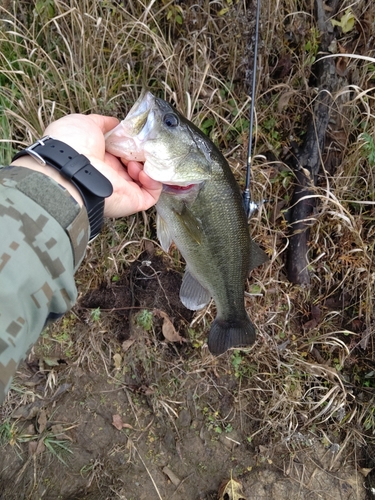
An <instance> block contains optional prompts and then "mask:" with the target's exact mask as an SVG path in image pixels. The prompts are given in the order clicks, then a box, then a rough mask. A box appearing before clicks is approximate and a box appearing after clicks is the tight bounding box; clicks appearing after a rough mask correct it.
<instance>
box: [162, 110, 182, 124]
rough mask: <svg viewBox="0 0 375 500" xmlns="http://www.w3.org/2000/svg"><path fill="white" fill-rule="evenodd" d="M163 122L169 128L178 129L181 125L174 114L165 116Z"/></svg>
mask: <svg viewBox="0 0 375 500" xmlns="http://www.w3.org/2000/svg"><path fill="white" fill-rule="evenodd" d="M163 122H164V123H165V125H166V126H167V127H177V125H179V123H180V121H179V119H178V117H177V116H176V115H174V114H173V113H167V114H166V115H164V118H163Z"/></svg>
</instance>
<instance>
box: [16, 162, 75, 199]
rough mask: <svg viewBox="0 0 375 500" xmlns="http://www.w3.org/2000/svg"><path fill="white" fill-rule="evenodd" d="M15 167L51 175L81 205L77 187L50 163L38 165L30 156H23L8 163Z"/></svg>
mask: <svg viewBox="0 0 375 500" xmlns="http://www.w3.org/2000/svg"><path fill="white" fill-rule="evenodd" d="M10 165H11V166H15V167H25V168H29V169H30V170H35V171H36V172H40V173H42V174H44V175H47V176H48V177H51V179H53V180H54V181H56V182H57V183H58V184H60V186H62V187H64V188H65V189H66V190H67V191H68V192H69V193H70V194H71V195H72V197H73V198H74V199H75V200H76V202H77V203H78V204H79V206H80V207H82V206H83V199H82V196H81V194H80V192H79V191H78V189H77V188H76V187H75V186H74V184H73V183H72V182H70V181H69V180H68V179H65V177H63V176H62V175H61V174H60V173H59V172H58V171H57V170H56V169H55V168H53V167H51V166H50V165H40V163H38V162H37V160H35V159H34V158H32V157H31V156H24V157H22V158H18V159H17V160H14V161H12V163H11V164H10Z"/></svg>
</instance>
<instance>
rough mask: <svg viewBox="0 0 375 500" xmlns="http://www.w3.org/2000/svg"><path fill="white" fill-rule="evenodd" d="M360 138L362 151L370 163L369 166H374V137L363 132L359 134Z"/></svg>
mask: <svg viewBox="0 0 375 500" xmlns="http://www.w3.org/2000/svg"><path fill="white" fill-rule="evenodd" d="M360 139H362V141H363V144H362V151H363V152H364V155H365V157H366V159H367V161H368V163H369V165H370V167H373V166H375V141H374V138H373V137H372V136H371V135H370V134H368V133H367V132H363V133H362V134H361V135H360Z"/></svg>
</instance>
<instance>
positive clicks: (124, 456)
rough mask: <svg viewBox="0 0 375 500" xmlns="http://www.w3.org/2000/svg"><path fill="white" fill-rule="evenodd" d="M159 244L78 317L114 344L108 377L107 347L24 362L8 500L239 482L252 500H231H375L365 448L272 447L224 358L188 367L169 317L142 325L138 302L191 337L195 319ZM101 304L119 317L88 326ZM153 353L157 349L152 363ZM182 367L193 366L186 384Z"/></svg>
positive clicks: (7, 472) (194, 491) (134, 496)
mask: <svg viewBox="0 0 375 500" xmlns="http://www.w3.org/2000/svg"><path fill="white" fill-rule="evenodd" d="M149 248H151V252H147V251H146V252H144V253H143V254H142V255H141V257H140V259H138V260H137V261H135V262H134V263H133V264H132V266H131V268H130V269H129V272H128V273H127V274H126V275H123V276H121V278H120V279H119V281H118V282H116V283H115V284H111V285H109V286H108V285H102V286H101V287H99V288H98V289H97V290H95V291H93V292H90V293H89V294H88V295H86V296H85V297H83V298H82V299H81V300H80V302H79V304H78V306H77V307H76V308H75V310H74V320H73V319H72V318H71V321H74V328H75V338H76V339H79V338H81V337H82V336H83V337H92V338H95V337H96V336H97V337H100V340H101V342H102V343H103V342H104V343H106V344H107V346H109V345H111V347H110V348H109V347H108V348H109V349H110V351H111V352H110V356H111V357H112V360H113V363H112V367H111V370H110V371H109V372H106V371H105V370H104V369H103V368H104V367H106V366H107V363H106V362H105V363H103V362H101V360H100V359H99V358H100V355H103V353H101V352H100V349H99V352H98V359H97V360H91V361H90V363H88V362H87V361H86V362H85V361H84V359H83V358H84V355H83V356H82V358H81V360H80V366H77V364H74V363H73V364H70V361H69V358H68V357H67V356H66V351H59V350H58V349H57V350H56V351H55V352H48V354H46V352H44V350H43V341H41V342H40V343H39V345H38V346H36V348H35V349H34V350H33V352H32V353H31V355H30V357H29V359H28V360H27V363H25V364H24V365H23V366H22V368H21V371H20V379H21V380H22V382H23V384H24V385H26V386H29V387H32V388H33V391H34V393H35V394H36V395H37V396H38V397H37V398H35V401H34V402H32V403H28V404H25V405H21V406H17V407H16V409H15V410H14V413H13V415H12V417H13V421H14V423H15V424H14V425H15V428H14V429H13V431H14V432H13V435H14V441H13V442H11V443H10V444H8V446H6V447H5V448H3V450H2V453H1V456H0V470H1V471H2V473H1V483H0V484H1V493H0V498H2V499H4V500H16V499H17V500H19V499H20V498H25V499H26V498H27V499H35V500H37V499H41V498H46V499H56V500H57V499H64V500H68V499H72V500H73V499H76V500H78V499H95V500H105V499H113V500H114V499H123V500H148V499H165V500H166V499H181V500H214V499H215V500H216V499H217V498H219V496H218V490H219V487H220V484H222V483H223V482H225V481H228V480H229V479H230V478H231V477H233V478H235V479H236V480H237V481H239V482H240V483H241V484H242V487H243V490H242V496H233V497H232V496H231V495H230V494H228V493H225V494H224V496H222V497H221V498H222V499H224V500H231V499H232V500H233V499H234V500H240V498H244V499H247V500H251V499H254V500H255V499H276V500H281V499H286V498H288V499H290V500H297V499H311V500H315V499H316V500H318V499H325V500H328V499H334V500H337V499H343V500H344V499H345V500H350V499H353V500H354V499H356V500H360V499H365V498H366V494H365V493H366V491H365V485H364V483H365V477H364V475H363V474H362V473H361V472H360V471H359V470H358V467H357V462H358V457H357V456H356V454H355V447H350V446H349V447H347V446H345V447H344V448H345V453H344V454H343V455H342V454H341V449H342V445H343V443H342V442H341V437H340V436H335V437H334V439H335V441H334V442H332V440H330V439H328V438H327V441H326V442H325V443H322V440H321V439H320V438H319V437H318V435H317V434H314V432H313V430H311V431H310V432H305V433H300V432H297V433H294V434H293V437H292V439H290V440H287V439H286V440H284V442H279V443H278V444H277V445H275V444H272V445H271V444H270V441H269V440H268V439H267V435H264V433H263V432H262V423H261V418H262V417H261V410H260V409H258V408H257V407H258V406H259V401H257V400H255V399H254V401H253V408H251V406H252V405H251V399H250V400H247V402H246V404H247V408H240V405H241V401H240V400H239V398H238V394H239V385H240V384H241V382H240V381H239V379H238V377H236V376H235V374H234V373H233V372H231V371H229V370H228V369H224V370H221V369H220V363H221V361H220V359H219V360H215V361H213V357H212V356H211V355H210V354H209V353H208V352H207V350H206V349H203V351H206V352H204V353H203V360H202V359H201V360H200V361H201V362H200V364H199V365H198V364H197V366H199V368H198V369H196V370H194V367H190V368H188V369H187V368H186V367H185V365H186V360H187V359H188V357H189V356H190V355H191V354H192V352H193V349H194V348H193V347H192V345H191V343H190V342H189V343H188V344H187V343H184V342H182V343H169V344H167V343H166V342H165V339H164V337H163V334H162V321H163V320H162V319H161V318H157V317H155V318H154V324H153V328H152V331H151V328H150V329H148V327H147V325H145V324H143V327H142V326H140V325H139V320H138V322H137V320H136V319H135V318H134V314H135V313H134V311H137V310H138V309H129V308H130V307H131V306H132V307H133V308H141V311H145V310H155V309H159V310H163V311H164V312H165V313H166V314H167V315H168V317H170V318H172V319H173V324H174V326H175V327H176V329H178V330H179V331H180V332H185V333H187V327H188V325H189V321H190V320H191V317H192V313H191V312H190V311H187V310H186V309H185V308H184V307H183V306H182V305H181V303H180V302H179V300H178V289H179V286H180V283H181V275H180V274H179V273H178V272H176V271H172V270H171V269H169V268H168V259H167V258H165V257H163V256H160V255H158V254H155V252H153V251H152V249H153V246H152V245H151V247H150V246H149ZM98 307H100V308H101V309H102V310H104V311H105V310H108V309H112V312H108V313H105V312H103V313H102V314H104V315H106V318H105V321H104V320H103V322H101V323H99V322H97V323H95V322H94V323H92V322H91V323H89V324H87V311H88V308H98ZM121 308H123V309H121ZM72 317H73V316H72ZM138 319H139V317H138ZM85 323H86V324H85ZM103 325H105V326H104V329H103ZM98 327H99V328H98ZM60 329H61V324H60ZM100 329H103V330H102V331H101V332H100V331H99V330H100ZM57 330H58V328H57ZM147 330H148V331H147ZM152 335H156V336H157V339H156V341H157V344H158V347H157V349H156V350H155V349H153V346H152V339H151V337H152ZM143 348H146V349H147V350H149V352H148V353H146V354H145V356H146V357H145V358H144V359H143V360H142V359H141V356H140V352H144V350H143ZM255 349H256V347H255ZM64 352H65V355H64ZM153 356H160V358H161V359H163V363H158V362H157V361H155V360H153V359H152V357H153ZM225 357H228V355H224V356H222V358H224V359H225ZM202 361H203V363H202ZM147 364H149V367H147ZM176 365H177V367H178V369H179V370H187V371H186V379H185V380H184V383H183V384H182V385H181V383H180V381H179V380H178V378H177V377H176V378H175V379H174V377H175V374H174V369H173V368H172V366H176ZM56 380H58V385H57V386H56V385H55V383H56ZM174 384H180V385H181V386H180V387H177V388H176V387H174V386H173V385H174ZM168 394H170V395H171V396H170V398H169V397H168ZM219 414H220V415H221V416H222V418H223V420H222V421H220V422H219V421H218V418H217V416H218V415H219ZM259 430H260V433H259V434H258V432H259ZM248 436H254V438H253V439H251V440H250V439H248ZM348 449H349V451H348ZM15 485H16V487H15ZM20 491H22V492H24V493H23V496H22V495H21V496H20Z"/></svg>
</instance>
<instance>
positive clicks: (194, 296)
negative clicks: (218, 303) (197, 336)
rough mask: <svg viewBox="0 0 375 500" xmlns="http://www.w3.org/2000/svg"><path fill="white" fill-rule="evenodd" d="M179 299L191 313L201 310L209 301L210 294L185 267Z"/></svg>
mask: <svg viewBox="0 0 375 500" xmlns="http://www.w3.org/2000/svg"><path fill="white" fill-rule="evenodd" d="M180 299H181V302H182V303H183V304H184V306H185V307H187V308H188V309H190V310H191V311H198V310H199V309H203V307H205V306H206V305H207V304H208V303H209V302H210V300H211V294H210V292H209V291H208V290H206V288H204V287H203V286H202V285H201V284H200V283H199V281H198V280H197V279H196V278H194V276H193V275H192V274H191V272H190V271H189V269H188V267H186V270H185V274H184V277H183V280H182V285H181V289H180Z"/></svg>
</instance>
